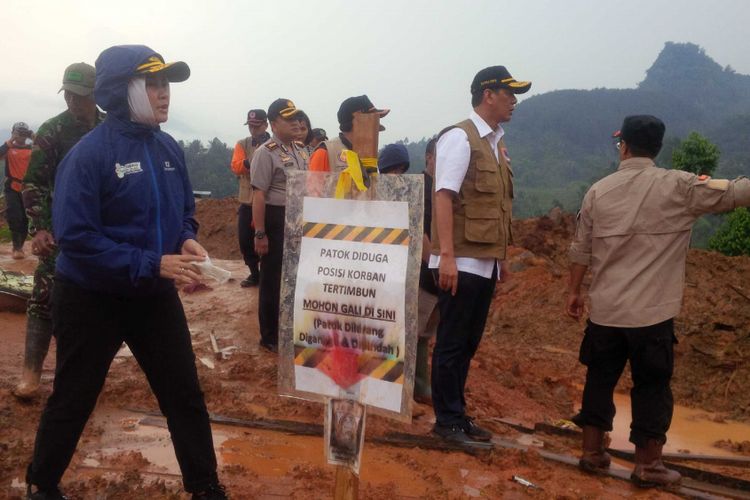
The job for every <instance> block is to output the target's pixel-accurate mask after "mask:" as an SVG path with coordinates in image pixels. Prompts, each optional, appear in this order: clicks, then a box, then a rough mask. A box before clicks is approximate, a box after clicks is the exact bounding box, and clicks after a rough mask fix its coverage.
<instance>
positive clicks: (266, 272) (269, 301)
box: [258, 205, 286, 346]
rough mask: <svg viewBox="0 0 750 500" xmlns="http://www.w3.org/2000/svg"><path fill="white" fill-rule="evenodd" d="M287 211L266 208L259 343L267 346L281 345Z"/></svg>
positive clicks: (259, 305) (270, 206)
mask: <svg viewBox="0 0 750 500" xmlns="http://www.w3.org/2000/svg"><path fill="white" fill-rule="evenodd" d="M285 212H286V210H285V207H283V206H282V207H279V206H275V205H266V237H267V238H268V253H267V254H266V255H264V256H263V257H261V259H260V266H261V273H260V290H259V292H258V323H259V324H260V342H261V344H264V345H267V346H276V345H278V344H279V302H280V300H281V297H280V295H281V264H282V262H283V255H284V214H285Z"/></svg>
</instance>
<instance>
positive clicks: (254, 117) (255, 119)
mask: <svg viewBox="0 0 750 500" xmlns="http://www.w3.org/2000/svg"><path fill="white" fill-rule="evenodd" d="M267 120H268V117H267V116H266V111H265V110H264V109H251V110H250V111H248V112H247V121H246V122H245V123H243V125H252V126H254V127H257V126H258V125H263V124H264V123H266V121H267Z"/></svg>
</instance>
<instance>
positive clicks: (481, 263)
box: [429, 111, 505, 279]
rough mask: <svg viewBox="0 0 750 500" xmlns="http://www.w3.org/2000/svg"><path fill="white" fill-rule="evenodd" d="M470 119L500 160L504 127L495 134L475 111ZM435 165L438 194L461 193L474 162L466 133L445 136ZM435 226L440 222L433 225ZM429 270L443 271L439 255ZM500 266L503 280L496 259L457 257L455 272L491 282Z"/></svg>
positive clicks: (432, 259)
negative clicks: (444, 191)
mask: <svg viewBox="0 0 750 500" xmlns="http://www.w3.org/2000/svg"><path fill="white" fill-rule="evenodd" d="M469 119H471V121H472V122H473V123H474V125H475V126H476V127H477V131H479V137H481V138H482V139H484V140H486V141H487V142H489V144H490V147H491V148H492V152H493V153H495V158H496V159H499V157H498V154H499V152H498V150H497V143H498V142H499V141H500V139H501V138H502V137H503V135H504V134H505V131H504V130H503V127H502V126H500V125H498V126H497V128H496V129H495V130H493V129H492V127H490V126H489V125H488V124H487V122H485V121H484V119H483V118H482V117H481V116H479V115H478V114H477V113H476V111H472V112H471V114H470V115H469ZM435 152H436V161H435V192H438V191H440V190H441V189H448V190H450V191H453V192H454V193H458V192H459V191H460V190H461V184H463V182H464V177H466V172H467V171H468V170H469V161H470V160H471V147H470V146H469V138H468V136H467V135H466V132H464V131H463V130H461V129H460V128H453V129H451V130H449V131H448V132H446V133H444V134H443V135H442V136H441V137H440V139H439V140H438V142H437V145H436V151H435ZM433 223H434V224H436V223H437V222H433ZM429 266H430V268H432V269H438V268H439V267H440V255H430V264H429ZM495 266H497V279H500V263H499V262H498V261H497V260H496V259H475V258H473V257H456V268H458V270H459V271H462V272H465V273H470V274H476V275H478V276H482V277H484V278H491V277H492V271H493V270H494V268H495Z"/></svg>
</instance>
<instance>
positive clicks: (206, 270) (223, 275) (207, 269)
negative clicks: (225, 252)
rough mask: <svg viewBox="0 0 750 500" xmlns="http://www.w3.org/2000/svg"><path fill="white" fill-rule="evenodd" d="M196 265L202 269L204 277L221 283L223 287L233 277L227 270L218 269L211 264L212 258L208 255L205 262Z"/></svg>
mask: <svg viewBox="0 0 750 500" xmlns="http://www.w3.org/2000/svg"><path fill="white" fill-rule="evenodd" d="M194 265H195V266H196V267H197V268H198V269H200V271H201V274H202V275H203V276H206V277H207V278H213V279H215V280H216V281H218V282H219V284H220V285H223V284H224V283H226V282H227V281H229V278H231V277H232V273H231V272H229V271H227V270H226V269H222V268H220V267H217V266H215V265H214V264H213V263H211V258H210V257H209V256H208V255H206V260H204V261H203V262H196V263H195V264H194Z"/></svg>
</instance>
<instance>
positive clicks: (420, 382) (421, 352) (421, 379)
mask: <svg viewBox="0 0 750 500" xmlns="http://www.w3.org/2000/svg"><path fill="white" fill-rule="evenodd" d="M429 354H430V339H429V338H422V337H419V339H418V340H417V362H416V365H417V366H416V369H415V371H414V401H416V402H418V403H423V404H428V405H432V388H431V386H430V370H429V367H428V365H427V362H428V360H429Z"/></svg>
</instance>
